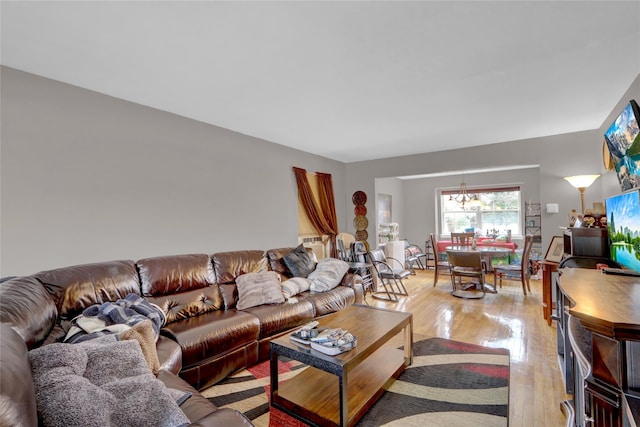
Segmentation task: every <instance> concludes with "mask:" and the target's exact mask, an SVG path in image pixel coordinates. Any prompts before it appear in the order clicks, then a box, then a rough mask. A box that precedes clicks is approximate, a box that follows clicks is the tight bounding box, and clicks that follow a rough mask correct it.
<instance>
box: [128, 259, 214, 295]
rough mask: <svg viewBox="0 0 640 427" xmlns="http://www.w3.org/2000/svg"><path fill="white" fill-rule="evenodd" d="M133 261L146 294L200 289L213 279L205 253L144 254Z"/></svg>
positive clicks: (210, 265) (209, 261)
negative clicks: (159, 255) (144, 256)
mask: <svg viewBox="0 0 640 427" xmlns="http://www.w3.org/2000/svg"><path fill="white" fill-rule="evenodd" d="M136 265H137V267H138V271H139V272H140V286H141V289H142V295H143V296H145V297H149V296H160V295H166V294H175V293H180V292H185V291H191V290H194V289H201V288H205V287H208V286H211V285H212V284H214V283H215V280H216V279H215V275H214V274H213V265H212V264H211V259H210V258H209V256H208V255H206V254H191V255H175V256H163V257H154V258H145V259H141V260H138V261H137V262H136Z"/></svg>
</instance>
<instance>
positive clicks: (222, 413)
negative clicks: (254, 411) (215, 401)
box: [190, 408, 253, 427]
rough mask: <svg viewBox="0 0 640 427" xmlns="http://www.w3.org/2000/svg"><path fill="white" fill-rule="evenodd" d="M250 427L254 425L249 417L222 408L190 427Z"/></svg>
mask: <svg viewBox="0 0 640 427" xmlns="http://www.w3.org/2000/svg"><path fill="white" fill-rule="evenodd" d="M212 426H220V427H222V426H224V427H250V426H253V423H252V422H251V421H249V419H248V418H247V417H245V416H244V415H242V413H241V412H238V411H236V410H234V409H230V408H221V409H218V410H217V411H216V412H213V413H211V414H209V415H207V416H205V417H202V418H200V419H199V420H198V421H196V422H195V423H193V424H190V427H212Z"/></svg>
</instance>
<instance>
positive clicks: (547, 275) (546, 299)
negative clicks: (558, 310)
mask: <svg viewBox="0 0 640 427" xmlns="http://www.w3.org/2000/svg"><path fill="white" fill-rule="evenodd" d="M541 265H542V317H544V320H546V321H547V325H549V326H551V320H553V319H552V314H553V280H552V279H551V276H552V274H553V273H555V272H557V271H558V265H559V264H558V263H557V262H553V261H546V260H543V261H541Z"/></svg>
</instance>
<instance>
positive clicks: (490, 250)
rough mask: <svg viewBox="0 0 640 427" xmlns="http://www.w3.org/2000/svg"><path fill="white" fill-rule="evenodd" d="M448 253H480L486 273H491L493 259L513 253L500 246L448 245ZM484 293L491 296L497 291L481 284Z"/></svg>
mask: <svg viewBox="0 0 640 427" xmlns="http://www.w3.org/2000/svg"><path fill="white" fill-rule="evenodd" d="M446 250H449V251H463V252H480V256H481V257H482V258H483V259H484V260H486V261H487V262H486V263H485V265H486V271H487V272H491V271H493V268H492V260H493V258H498V257H504V256H507V255H511V254H512V253H513V252H514V251H513V250H512V249H511V248H508V247H502V246H482V245H475V246H473V245H449V246H447V247H446ZM482 286H483V287H484V290H485V292H489V293H492V294H496V293H498V290H497V289H496V288H495V286H493V285H492V284H490V283H483V284H482Z"/></svg>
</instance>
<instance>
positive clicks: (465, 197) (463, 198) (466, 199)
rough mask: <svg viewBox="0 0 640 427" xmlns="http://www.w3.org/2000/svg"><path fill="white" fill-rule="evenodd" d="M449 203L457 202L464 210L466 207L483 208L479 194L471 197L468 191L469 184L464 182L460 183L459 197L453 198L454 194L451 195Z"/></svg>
mask: <svg viewBox="0 0 640 427" xmlns="http://www.w3.org/2000/svg"><path fill="white" fill-rule="evenodd" d="M449 201H453V202H456V203H457V204H459V205H460V206H461V207H462V210H464V209H465V207H469V208H476V207H478V206H482V202H481V201H480V199H479V198H478V195H477V194H472V195H470V194H469V193H468V191H467V184H466V183H465V182H464V180H462V182H461V183H460V189H459V190H458V195H457V196H456V197H453V194H451V195H449Z"/></svg>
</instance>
